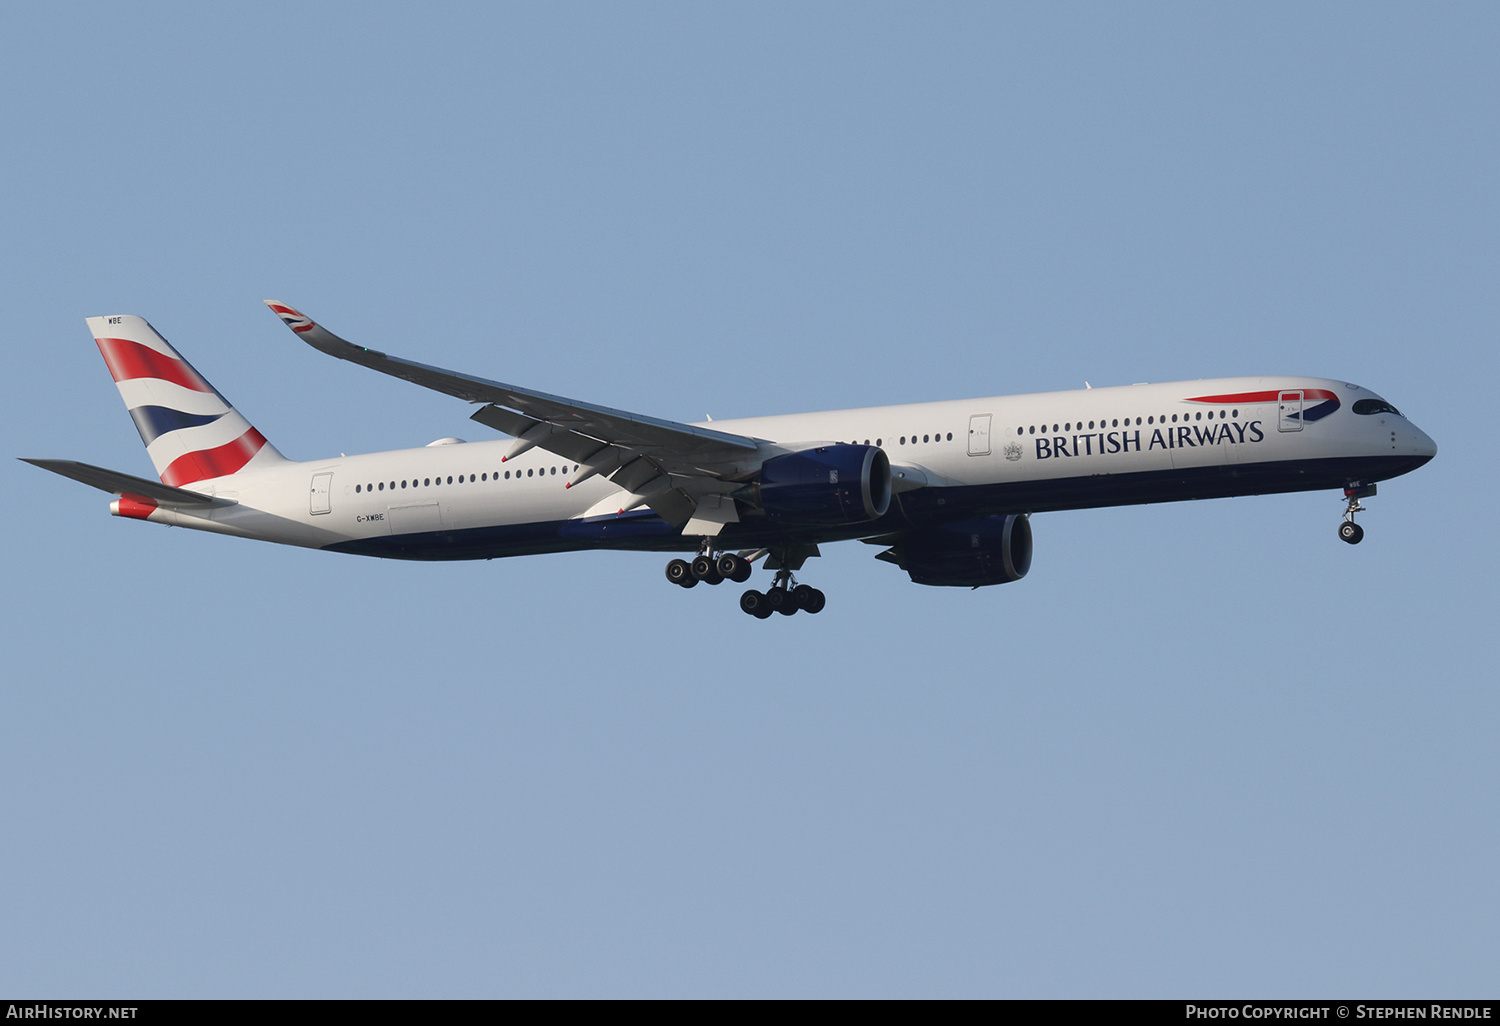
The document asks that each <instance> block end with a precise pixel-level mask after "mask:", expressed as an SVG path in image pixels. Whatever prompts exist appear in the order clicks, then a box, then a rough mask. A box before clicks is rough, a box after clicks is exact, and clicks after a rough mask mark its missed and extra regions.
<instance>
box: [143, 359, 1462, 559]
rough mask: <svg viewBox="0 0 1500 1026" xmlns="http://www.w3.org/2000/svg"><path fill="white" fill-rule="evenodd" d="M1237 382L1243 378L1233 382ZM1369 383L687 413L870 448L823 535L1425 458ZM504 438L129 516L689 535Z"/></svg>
mask: <svg viewBox="0 0 1500 1026" xmlns="http://www.w3.org/2000/svg"><path fill="white" fill-rule="evenodd" d="M1328 395H1332V396H1334V397H1335V398H1334V400H1333V402H1332V403H1331V407H1332V409H1331V412H1328V409H1329V404H1328V401H1327V400H1326V399H1322V398H1320V397H1322V396H1328ZM1246 396H1254V397H1256V398H1254V399H1253V400H1252V399H1244V400H1243V401H1236V400H1235V399H1234V397H1246ZM1378 398H1379V397H1378V396H1374V394H1373V393H1371V392H1368V391H1367V390H1364V389H1362V388H1359V387H1358V386H1354V385H1350V384H1347V383H1344V382H1341V381H1335V380H1329V379H1320V378H1301V377H1274V378H1273V377H1262V378H1220V379H1212V380H1203V381H1190V382H1175V383H1170V384H1154V385H1147V384H1142V385H1130V386H1124V387H1114V388H1091V389H1084V390H1079V391H1071V392H1051V393H1042V394H1034V395H1018V396H996V397H992V398H986V399H966V400H955V401H947V402H933V403H916V404H911V405H904V406H883V407H872V408H868V409H854V410H836V411H829V412H825V413H807V414H795V415H787V416H779V417H759V418H751V419H743V420H733V421H714V422H712V424H711V425H703V426H711V427H712V428H714V429H717V430H719V431H726V432H733V433H737V434H742V435H746V436H750V437H754V438H759V439H765V440H768V441H771V442H775V443H777V444H778V445H779V446H781V447H783V448H784V449H785V450H786V451H789V452H790V451H796V450H800V449H806V448H810V447H813V446H816V445H826V444H829V443H838V442H852V443H861V444H863V443H869V444H871V445H879V446H880V447H881V448H883V449H884V451H885V452H886V454H887V455H888V456H889V458H890V461H891V464H892V469H893V472H894V474H895V477H896V482H897V483H896V492H897V494H896V496H895V498H894V499H893V501H892V503H891V508H890V511H889V512H888V513H887V514H886V515H885V516H884V517H882V518H880V519H879V520H876V521H869V522H866V523H863V524H851V525H845V526H841V527H839V528H837V529H824V530H821V531H811V532H804V533H805V534H806V536H807V537H808V538H809V539H811V540H817V539H822V540H833V539H836V538H852V537H866V536H874V535H880V534H884V533H888V532H891V531H893V530H903V529H909V528H912V527H918V526H921V525H922V524H923V523H927V522H932V521H934V520H936V519H940V518H944V517H946V518H949V519H952V518H956V517H961V516H971V515H992V514H998V513H1028V512H1038V511H1042V510H1048V509H1064V508H1084V507H1092V506H1110V505H1121V504H1126V503H1134V502H1160V501H1173V500H1177V499H1189V498H1204V497H1212V496H1220V495H1236V494H1255V493H1263V492H1276V491H1298V490H1306V489H1311V488H1334V487H1342V486H1344V485H1345V484H1349V483H1353V482H1371V481H1376V480H1381V479H1384V478H1388V477H1394V476H1396V475H1398V474H1402V473H1406V472H1407V471H1409V470H1412V469H1415V468H1416V467H1418V466H1420V465H1422V464H1423V463H1425V462H1426V461H1427V460H1428V459H1430V458H1431V457H1432V455H1433V454H1434V453H1435V452H1436V446H1435V445H1434V443H1433V442H1432V440H1431V439H1430V438H1428V437H1427V435H1425V434H1424V433H1423V432H1422V431H1421V430H1419V429H1418V428H1417V427H1416V426H1415V425H1413V424H1411V423H1410V422H1409V421H1407V420H1406V419H1405V418H1403V417H1401V416H1400V415H1398V414H1396V413H1394V411H1391V412H1379V413H1375V414H1369V415H1362V414H1360V413H1356V412H1355V411H1354V405H1355V403H1356V402H1357V401H1359V400H1361V399H1378ZM1320 407H1321V409H1322V410H1323V411H1324V412H1322V413H1319V412H1317V411H1318V409H1319V408H1320ZM1304 415H1305V416H1304ZM1315 416H1316V418H1317V419H1312V418H1313V417H1315ZM511 444H512V443H511V442H510V441H509V440H506V439H501V440H496V441H488V442H450V443H447V444H440V443H434V444H433V445H430V446H425V447H422V448H416V449H401V450H395V451H390V452H379V453H370V454H366V455H357V456H340V457H337V458H333V459H324V460H313V461H307V462H287V463H282V464H279V465H276V466H273V467H269V468H266V469H264V470H255V469H252V468H247V469H246V470H245V471H242V472H241V473H238V474H235V475H232V476H227V477H221V478H216V479H211V480H205V481H200V482H196V483H194V484H192V485H189V486H188V487H189V489H190V490H192V491H195V492H200V493H203V494H208V495H213V496H217V497H222V498H227V499H233V500H235V504H234V505H227V506H222V507H218V508H215V509H212V510H192V511H187V510H170V509H155V510H154V511H152V512H151V513H150V514H149V515H148V516H142V517H141V518H142V519H150V520H153V521H157V522H162V523H172V524H177V525H180V526H184V527H193V528H198V529H203V530H211V531H219V532H223V533H227V534H235V535H240V536H244V537H250V538H257V539H262V540H265V541H274V542H281V543H287V544H293V545H303V546H309V547H314V548H337V549H342V550H345V551H352V552H361V553H365V554H370V555H386V556H394V557H398V558H416V559H462V558H490V557H494V556H504V555H514V554H521V553H529V552H544V551H560V550H566V549H574V548H597V547H609V548H613V547H620V548H649V549H662V550H684V549H693V548H695V547H696V546H697V544H698V539H697V538H695V537H691V536H688V537H684V536H683V534H682V531H681V529H680V528H673V527H672V526H671V525H668V524H666V523H665V522H664V521H662V520H661V519H660V518H659V517H657V516H656V515H655V514H653V513H652V512H651V511H650V510H649V509H636V510H632V511H628V512H624V513H621V512H620V511H619V508H618V507H619V505H620V503H619V500H620V499H622V498H623V497H624V493H623V492H622V491H621V489H620V488H619V487H618V486H616V485H615V484H613V483H612V482H610V481H609V480H607V479H605V478H604V477H602V476H601V477H593V478H591V479H589V480H587V481H584V482H582V483H581V484H579V485H578V486H576V487H572V488H567V487H565V485H566V484H567V482H568V480H569V479H570V477H571V476H572V474H573V473H574V471H575V470H576V465H574V464H572V463H569V462H566V461H564V460H563V459H562V458H560V457H558V456H555V455H552V454H551V453H548V452H546V451H544V450H542V449H532V450H531V451H529V452H526V453H524V454H522V455H520V456H518V457H516V458H514V459H511V460H508V461H507V460H504V459H503V457H504V455H505V453H506V452H507V451H508V450H509V448H510V446H511ZM767 530H768V527H767V525H766V524H765V523H764V520H763V518H762V519H761V520H759V521H758V520H757V518H755V517H753V516H747V517H745V518H743V519H741V520H740V521H739V522H738V523H735V524H731V525H729V527H728V528H726V531H725V534H724V536H723V540H724V541H726V542H728V543H729V544H736V543H743V544H746V545H758V544H765V541H764V538H763V536H765V535H766V532H767ZM781 534H783V535H784V534H785V532H781Z"/></svg>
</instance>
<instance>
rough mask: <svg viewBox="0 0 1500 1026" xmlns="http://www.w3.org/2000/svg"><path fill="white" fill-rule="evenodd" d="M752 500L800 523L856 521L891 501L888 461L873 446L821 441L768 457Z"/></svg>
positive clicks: (872, 517)
mask: <svg viewBox="0 0 1500 1026" xmlns="http://www.w3.org/2000/svg"><path fill="white" fill-rule="evenodd" d="M753 495H754V502H755V504H756V505H757V506H759V507H760V508H761V509H763V510H765V511H766V513H767V514H769V515H770V516H773V517H780V518H782V519H785V520H791V521H795V522H797V523H804V524H858V523H863V522H864V521H866V520H877V519H879V518H880V517H883V516H885V511H886V510H887V509H889V508H890V505H891V461H890V459H889V458H888V457H887V456H886V454H885V452H884V451H883V450H881V449H879V448H877V447H876V446H873V445H823V446H819V447H818V448H816V449H804V450H803V451H801V452H794V453H788V454H787V455H785V456H776V457H773V458H771V459H769V460H766V462H765V463H764V464H762V465H761V468H760V480H759V481H758V482H757V483H756V485H755V487H754V492H753Z"/></svg>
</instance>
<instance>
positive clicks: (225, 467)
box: [161, 428, 266, 488]
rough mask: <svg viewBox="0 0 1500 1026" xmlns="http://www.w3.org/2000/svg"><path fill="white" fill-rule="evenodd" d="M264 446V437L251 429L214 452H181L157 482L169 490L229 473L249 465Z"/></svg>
mask: <svg viewBox="0 0 1500 1026" xmlns="http://www.w3.org/2000/svg"><path fill="white" fill-rule="evenodd" d="M265 444H266V436H265V435H263V434H261V433H260V432H259V431H257V430H255V429H254V428H251V429H250V430H249V431H246V432H245V433H244V434H243V435H240V437H238V438H236V439H235V440H234V441H232V442H226V443H225V444H223V445H221V446H219V447H218V448H217V449H201V450H199V451H198V452H188V453H183V454H182V455H181V456H179V457H177V458H176V459H175V460H173V461H172V462H171V464H170V465H169V466H168V467H167V469H166V470H163V471H162V472H161V482H162V484H167V485H171V486H172V487H173V488H181V487H182V486H183V485H185V484H192V483H193V482H194V481H203V480H206V479H207V478H210V477H223V476H224V475H225V474H233V473H235V472H236V471H238V470H239V469H240V468H241V467H243V466H244V465H245V464H246V463H249V462H250V460H251V458H252V457H254V456H255V454H256V453H258V452H260V448H261V446H263V445H265Z"/></svg>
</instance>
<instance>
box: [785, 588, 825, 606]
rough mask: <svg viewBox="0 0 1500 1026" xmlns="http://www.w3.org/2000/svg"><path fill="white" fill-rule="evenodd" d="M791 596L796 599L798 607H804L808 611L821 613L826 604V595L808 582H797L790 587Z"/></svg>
mask: <svg viewBox="0 0 1500 1026" xmlns="http://www.w3.org/2000/svg"><path fill="white" fill-rule="evenodd" d="M792 598H793V599H795V600H796V602H797V608H798V609H805V610H806V611H807V612H809V613H821V612H822V611H823V607H824V606H825V605H827V604H828V596H827V595H824V594H823V593H822V592H821V591H819V590H818V589H817V588H814V587H812V586H811V585H808V584H799V585H797V587H796V588H794V589H792Z"/></svg>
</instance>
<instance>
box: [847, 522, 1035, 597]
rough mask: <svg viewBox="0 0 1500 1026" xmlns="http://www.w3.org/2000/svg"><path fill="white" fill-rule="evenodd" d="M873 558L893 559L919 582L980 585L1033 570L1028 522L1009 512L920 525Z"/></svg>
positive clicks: (893, 561)
mask: <svg viewBox="0 0 1500 1026" xmlns="http://www.w3.org/2000/svg"><path fill="white" fill-rule="evenodd" d="M875 558H876V559H883V560H885V561H886V562H888V563H895V564H896V565H897V566H899V567H900V568H901V569H903V570H905V571H906V572H907V573H908V574H910V575H911V579H912V580H913V581H914V582H916V583H917V584H931V585H947V586H952V587H963V588H979V587H983V586H984V585H987V584H1005V583H1007V582H1009V581H1019V580H1020V579H1021V578H1023V577H1025V576H1026V571H1028V570H1030V569H1031V522H1030V521H1029V520H1028V519H1027V518H1026V515H1025V514H1020V515H1014V514H1012V515H1010V516H1003V517H982V518H980V519H977V520H961V521H958V522H956V523H952V524H943V525H941V526H939V527H924V528H922V529H920V530H917V531H911V532H909V533H907V534H905V535H902V537H901V540H900V541H898V542H896V544H895V545H892V546H891V547H890V548H889V549H886V550H885V551H884V552H882V553H881V554H880V555H878V556H876V557H875Z"/></svg>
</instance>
